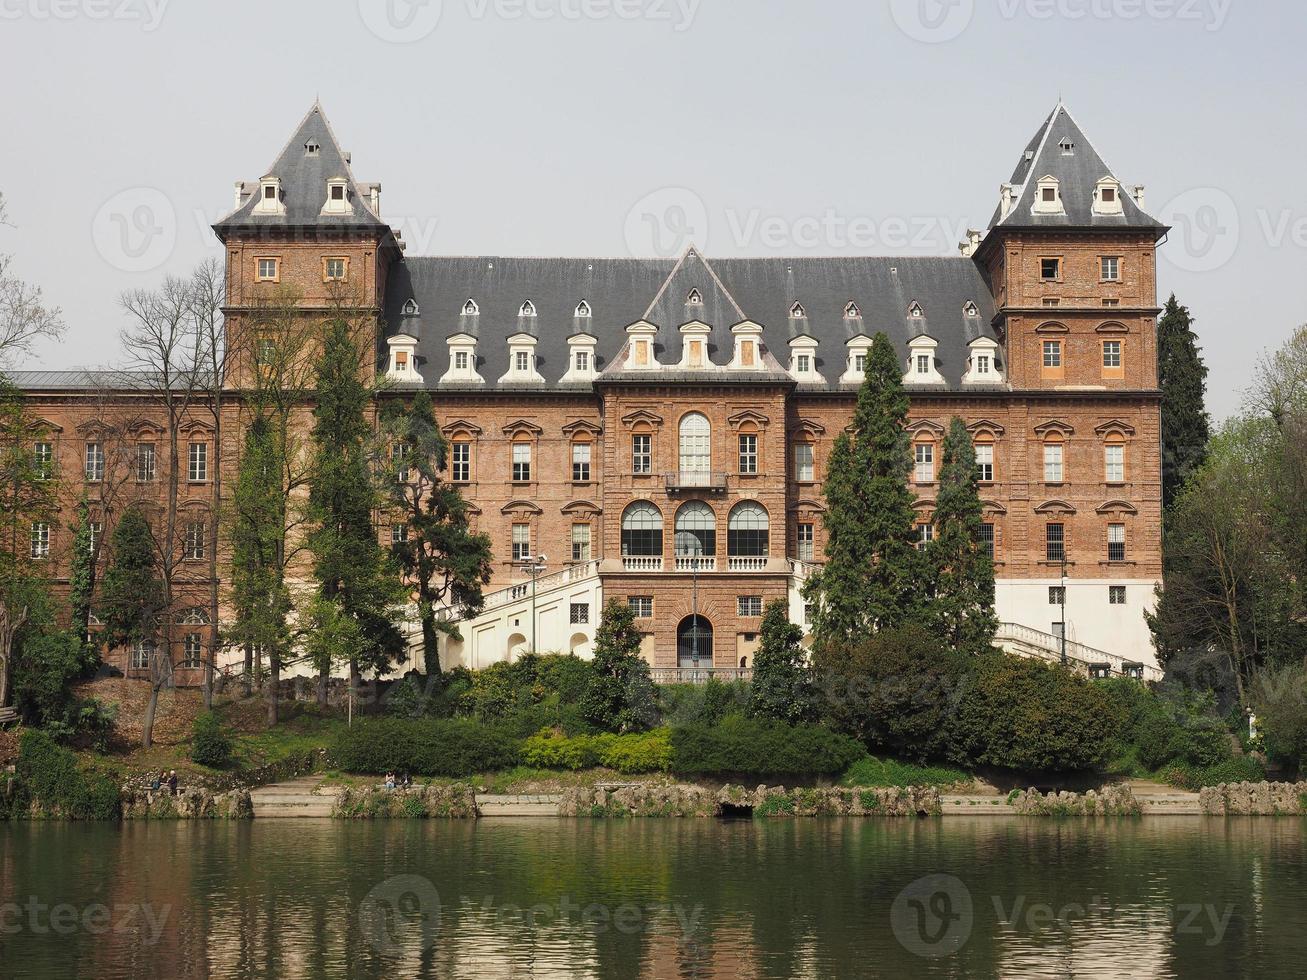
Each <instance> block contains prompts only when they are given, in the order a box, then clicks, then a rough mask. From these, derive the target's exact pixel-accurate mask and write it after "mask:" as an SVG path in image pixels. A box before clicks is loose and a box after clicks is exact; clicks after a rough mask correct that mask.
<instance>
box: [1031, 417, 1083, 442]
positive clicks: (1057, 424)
mask: <svg viewBox="0 0 1307 980" xmlns="http://www.w3.org/2000/svg"><path fill="white" fill-rule="evenodd" d="M1075 431H1076V430H1075V426H1073V425H1072V424H1071V423H1070V422H1063V421H1062V420H1061V419H1050V420H1049V421H1047V422H1041V423H1040V424H1039V425H1037V426H1035V435H1037V436H1039V438H1041V439H1044V438H1046V437H1048V436H1050V435H1060V436H1069V435H1073V434H1074V433H1075Z"/></svg>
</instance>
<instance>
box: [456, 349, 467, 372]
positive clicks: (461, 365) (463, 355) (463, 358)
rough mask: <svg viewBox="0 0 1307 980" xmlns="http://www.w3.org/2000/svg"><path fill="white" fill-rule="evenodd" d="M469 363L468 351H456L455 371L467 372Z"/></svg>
mask: <svg viewBox="0 0 1307 980" xmlns="http://www.w3.org/2000/svg"><path fill="white" fill-rule="evenodd" d="M467 363H468V362H467V351H465V350H456V351H454V369H455V370H456V371H466V370H467Z"/></svg>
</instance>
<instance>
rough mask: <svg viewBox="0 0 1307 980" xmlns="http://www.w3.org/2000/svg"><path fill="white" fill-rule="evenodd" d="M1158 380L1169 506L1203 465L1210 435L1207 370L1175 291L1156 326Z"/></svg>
mask: <svg viewBox="0 0 1307 980" xmlns="http://www.w3.org/2000/svg"><path fill="white" fill-rule="evenodd" d="M1157 379H1158V383H1159V384H1160V386H1161V388H1162V504H1163V506H1165V507H1167V508H1169V507H1170V506H1171V503H1172V502H1173V501H1174V500H1175V497H1176V494H1177V493H1178V492H1179V490H1180V488H1181V487H1182V486H1184V484H1185V481H1186V480H1188V479H1189V477H1190V476H1192V475H1193V473H1194V472H1195V471H1196V470H1197V469H1198V467H1199V466H1201V465H1202V462H1203V459H1204V458H1205V457H1206V455H1207V439H1208V436H1209V422H1208V418H1207V409H1206V407H1205V398H1206V395H1207V366H1206V365H1205V364H1204V363H1203V356H1202V352H1201V351H1200V350H1199V347H1198V338H1197V336H1196V335H1195V334H1194V331H1193V317H1192V316H1190V314H1189V308H1188V307H1187V306H1181V305H1180V304H1179V303H1178V302H1177V301H1176V298H1175V294H1174V293H1172V294H1171V298H1170V299H1169V300H1167V301H1166V309H1165V311H1164V312H1163V314H1162V318H1161V319H1160V320H1159V321H1158V323H1157Z"/></svg>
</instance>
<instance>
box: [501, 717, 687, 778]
mask: <svg viewBox="0 0 1307 980" xmlns="http://www.w3.org/2000/svg"><path fill="white" fill-rule="evenodd" d="M671 752H672V750H671V741H670V733H669V731H668V730H667V729H665V728H659V729H654V730H653V731H650V732H640V733H630V734H627V735H614V734H612V733H608V732H604V733H601V734H598V735H576V736H572V737H568V736H565V735H560V734H559V733H558V732H556V731H554V730H552V729H548V730H545V731H542V732H540V733H538V734H536V735H533V736H531V737H530V738H528V739H527V740H526V741H525V742H524V743H523V744H522V762H523V763H524V764H526V765H528V766H535V767H537V768H540V769H571V770H578V769H593V768H595V767H596V766H603V767H605V768H608V769H616V770H617V771H618V772H620V773H626V774H635V773H646V772H664V771H666V769H667V767H668V765H669V764H670V763H671Z"/></svg>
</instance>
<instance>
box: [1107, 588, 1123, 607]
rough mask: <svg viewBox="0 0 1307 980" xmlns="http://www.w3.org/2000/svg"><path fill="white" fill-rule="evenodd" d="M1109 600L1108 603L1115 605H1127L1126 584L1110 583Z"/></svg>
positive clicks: (1108, 589)
mask: <svg viewBox="0 0 1307 980" xmlns="http://www.w3.org/2000/svg"><path fill="white" fill-rule="evenodd" d="M1107 601H1108V604H1109V605H1113V606H1124V605H1125V586H1124V585H1109V586H1108V587H1107Z"/></svg>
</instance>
